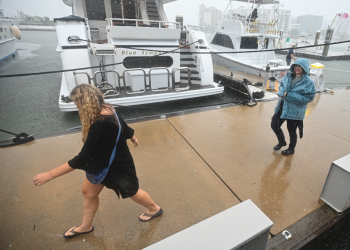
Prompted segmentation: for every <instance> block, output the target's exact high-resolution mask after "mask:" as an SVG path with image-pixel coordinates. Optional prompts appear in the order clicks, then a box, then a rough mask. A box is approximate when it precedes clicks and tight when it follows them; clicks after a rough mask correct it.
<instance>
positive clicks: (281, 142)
mask: <svg viewBox="0 0 350 250" xmlns="http://www.w3.org/2000/svg"><path fill="white" fill-rule="evenodd" d="M275 134H276V136H277V139H278V144H277V145H276V146H274V147H273V149H274V150H280V149H281V148H282V147H283V146H287V143H286V140H285V138H284V134H283V131H281V132H278V133H276V132H275Z"/></svg>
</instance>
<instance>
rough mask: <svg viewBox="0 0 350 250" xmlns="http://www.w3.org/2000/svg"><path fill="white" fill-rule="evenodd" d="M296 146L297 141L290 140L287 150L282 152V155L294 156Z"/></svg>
mask: <svg viewBox="0 0 350 250" xmlns="http://www.w3.org/2000/svg"><path fill="white" fill-rule="evenodd" d="M296 145H297V139H293V140H290V143H289V148H288V149H286V150H283V151H282V154H283V155H292V154H294V149H295V146H296Z"/></svg>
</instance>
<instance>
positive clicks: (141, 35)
mask: <svg viewBox="0 0 350 250" xmlns="http://www.w3.org/2000/svg"><path fill="white" fill-rule="evenodd" d="M173 1H175V0H76V3H75V5H74V6H73V9H75V15H72V16H68V17H63V18H55V19H54V21H55V25H56V33H57V39H58V48H57V51H58V52H59V53H60V54H61V59H62V65H63V68H64V69H76V68H80V69H83V70H77V71H73V72H72V71H67V72H65V73H64V77H63V78H62V86H64V88H62V89H61V93H62V94H61V96H62V95H64V96H67V94H69V93H70V91H71V90H72V89H73V88H74V87H75V86H76V85H79V84H81V83H90V84H94V85H95V86H97V87H99V88H100V89H101V91H102V92H103V93H104V96H105V98H106V99H113V100H111V102H113V103H119V104H126V105H136V104H143V103H151V102H157V101H160V98H159V97H160V96H161V95H160V93H164V96H165V95H166V94H168V95H167V98H166V99H165V100H171V99H172V100H175V99H184V98H186V95H184V94H182V93H177V92H180V91H189V92H193V94H188V95H187V97H198V96H205V95H210V94H216V93H222V91H223V88H221V87H219V86H216V84H215V83H214V81H213V66H212V59H211V56H210V54H206V55H201V54H198V52H201V51H204V52H208V51H209V50H208V43H207V40H206V37H205V34H204V33H203V32H202V31H201V30H200V29H199V28H198V27H193V26H186V27H183V26H182V23H181V22H182V20H181V19H182V18H180V17H178V19H177V20H178V22H169V21H168V19H167V16H166V14H165V12H164V7H163V5H164V4H166V3H169V2H173ZM73 13H74V11H73ZM214 85H215V86H214ZM153 95H155V96H153ZM131 96H132V97H131ZM145 96H146V97H145ZM164 98H165V97H164ZM65 100H68V99H67V98H66V97H64V98H63V99H62V100H61V101H60V107H61V109H62V110H67V111H70V110H74V108H75V107H72V105H71V104H65V103H64V101H65Z"/></svg>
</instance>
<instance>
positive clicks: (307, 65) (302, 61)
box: [290, 58, 310, 75]
mask: <svg viewBox="0 0 350 250" xmlns="http://www.w3.org/2000/svg"><path fill="white" fill-rule="evenodd" d="M295 65H299V66H301V67H302V68H303V69H304V71H305V73H306V75H309V68H310V63H309V60H307V59H304V58H300V59H298V60H296V61H295V62H294V63H293V64H292V66H290V72H291V73H293V72H294V66H295Z"/></svg>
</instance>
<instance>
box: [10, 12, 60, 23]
mask: <svg viewBox="0 0 350 250" xmlns="http://www.w3.org/2000/svg"><path fill="white" fill-rule="evenodd" d="M11 18H14V19H19V20H21V23H35V24H46V25H50V24H53V23H54V22H53V20H51V19H50V18H49V17H47V16H44V17H40V16H31V15H27V14H25V13H24V12H23V11H17V15H13V16H12V17H11Z"/></svg>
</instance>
